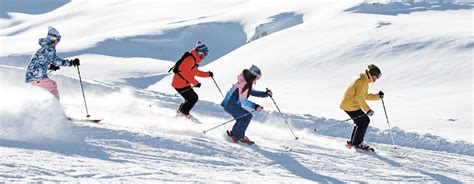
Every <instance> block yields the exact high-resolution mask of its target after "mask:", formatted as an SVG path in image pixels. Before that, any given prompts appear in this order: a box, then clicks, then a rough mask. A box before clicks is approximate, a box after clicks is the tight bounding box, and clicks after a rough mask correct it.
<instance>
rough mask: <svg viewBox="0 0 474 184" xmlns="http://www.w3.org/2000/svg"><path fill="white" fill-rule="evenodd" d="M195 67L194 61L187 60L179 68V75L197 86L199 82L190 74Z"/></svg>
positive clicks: (188, 58) (189, 58)
mask: <svg viewBox="0 0 474 184" xmlns="http://www.w3.org/2000/svg"><path fill="white" fill-rule="evenodd" d="M193 66H194V60H193V59H192V58H191V57H187V58H185V59H184V61H183V63H181V65H180V66H179V71H180V72H179V74H181V75H182V76H183V78H184V79H185V80H187V81H188V82H190V83H191V84H193V86H196V85H197V84H198V83H199V82H198V81H197V80H196V79H194V77H191V75H190V74H189V73H190V72H191V68H192V67H193Z"/></svg>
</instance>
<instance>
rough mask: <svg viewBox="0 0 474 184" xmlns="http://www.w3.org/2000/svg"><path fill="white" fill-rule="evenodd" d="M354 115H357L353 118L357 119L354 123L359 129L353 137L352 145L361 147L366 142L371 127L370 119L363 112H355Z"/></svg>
mask: <svg viewBox="0 0 474 184" xmlns="http://www.w3.org/2000/svg"><path fill="white" fill-rule="evenodd" d="M353 115H355V117H353V118H355V119H354V123H355V124H356V125H357V126H356V127H357V128H356V130H355V134H354V136H353V141H352V145H359V144H360V143H362V142H363V141H364V136H365V132H366V131H367V127H368V126H369V123H370V119H369V117H368V116H367V115H366V114H365V113H364V112H363V111H362V110H358V111H354V113H353ZM356 117H357V118H356Z"/></svg>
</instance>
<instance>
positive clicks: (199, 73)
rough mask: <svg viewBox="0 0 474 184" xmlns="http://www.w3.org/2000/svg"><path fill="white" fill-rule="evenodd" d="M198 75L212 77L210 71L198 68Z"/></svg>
mask: <svg viewBox="0 0 474 184" xmlns="http://www.w3.org/2000/svg"><path fill="white" fill-rule="evenodd" d="M197 76H198V77H210V73H209V72H203V71H201V70H199V69H198V73H197Z"/></svg>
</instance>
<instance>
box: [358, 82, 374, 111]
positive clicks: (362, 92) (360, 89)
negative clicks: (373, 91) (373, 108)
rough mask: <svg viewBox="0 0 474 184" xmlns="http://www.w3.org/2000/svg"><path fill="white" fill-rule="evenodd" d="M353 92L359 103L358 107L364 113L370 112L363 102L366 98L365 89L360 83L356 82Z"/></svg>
mask: <svg viewBox="0 0 474 184" xmlns="http://www.w3.org/2000/svg"><path fill="white" fill-rule="evenodd" d="M355 85H356V86H355V90H356V99H357V102H359V105H360V107H361V108H362V109H364V111H365V112H368V111H369V110H370V107H369V105H368V104H367V102H366V101H365V99H366V98H367V96H368V95H367V90H368V89H367V87H365V86H364V85H363V84H362V83H361V81H357V84H355Z"/></svg>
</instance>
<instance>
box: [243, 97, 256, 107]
mask: <svg viewBox="0 0 474 184" xmlns="http://www.w3.org/2000/svg"><path fill="white" fill-rule="evenodd" d="M239 101H240V103H241V104H242V105H243V106H245V107H248V108H251V109H256V108H257V104H256V103H254V102H252V101H250V100H248V99H247V98H239Z"/></svg>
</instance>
